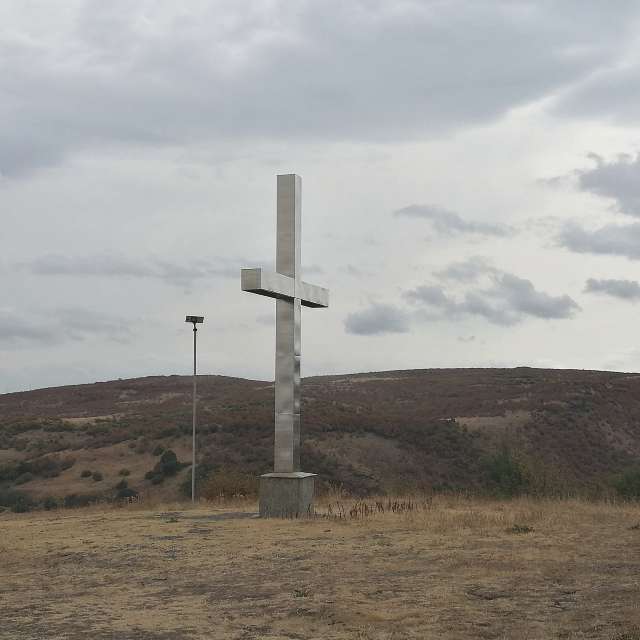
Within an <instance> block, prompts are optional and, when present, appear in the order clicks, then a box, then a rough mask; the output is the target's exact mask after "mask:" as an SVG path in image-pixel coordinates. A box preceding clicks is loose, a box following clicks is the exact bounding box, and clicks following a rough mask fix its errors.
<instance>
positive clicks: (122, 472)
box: [118, 469, 131, 476]
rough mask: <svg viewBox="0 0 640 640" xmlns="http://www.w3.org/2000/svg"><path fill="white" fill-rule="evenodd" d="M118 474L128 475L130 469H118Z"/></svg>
mask: <svg viewBox="0 0 640 640" xmlns="http://www.w3.org/2000/svg"><path fill="white" fill-rule="evenodd" d="M118 475H120V476H129V475H131V471H129V469H120V471H118Z"/></svg>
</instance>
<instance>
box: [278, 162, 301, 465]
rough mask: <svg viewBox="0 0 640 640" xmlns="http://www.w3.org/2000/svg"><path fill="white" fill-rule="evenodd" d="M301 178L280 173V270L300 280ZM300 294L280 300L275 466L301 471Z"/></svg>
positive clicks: (296, 281) (297, 280)
mask: <svg viewBox="0 0 640 640" xmlns="http://www.w3.org/2000/svg"><path fill="white" fill-rule="evenodd" d="M301 208H302V200H301V181H300V177H299V176H297V175H293V174H292V175H280V176H278V195H277V218H278V236H277V249H276V271H277V272H278V273H281V274H282V275H285V276H289V277H290V278H292V279H293V280H294V281H295V283H296V284H297V283H298V282H300V236H301V233H300V232H301V229H300V225H301ZM300 325H301V309H300V298H296V297H294V298H293V299H288V300H282V299H281V300H276V380H275V382H276V385H275V387H276V388H275V396H276V397H275V427H276V428H275V443H274V444H275V448H274V467H273V470H274V471H275V472H277V473H291V472H294V471H300V355H301V353H300V350H301V344H300V343H301V326H300Z"/></svg>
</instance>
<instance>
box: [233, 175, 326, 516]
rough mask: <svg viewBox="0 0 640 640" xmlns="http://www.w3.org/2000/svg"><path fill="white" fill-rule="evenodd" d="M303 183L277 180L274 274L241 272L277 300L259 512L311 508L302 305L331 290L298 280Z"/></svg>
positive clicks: (247, 285)
mask: <svg viewBox="0 0 640 640" xmlns="http://www.w3.org/2000/svg"><path fill="white" fill-rule="evenodd" d="M301 183H302V181H301V179H300V177H299V176H297V175H294V174H289V175H279V176H278V194H277V219H278V231H277V250H276V271H275V272H270V271H267V270H265V269H260V268H258V269H242V271H241V287H242V290H243V291H250V292H251V293H257V294H258V295H261V296H267V297H269V298H275V299H276V363H275V364H276V374H275V382H276V383H275V443H274V444H275V447H274V456H273V458H274V464H273V466H274V472H273V473H267V474H264V475H262V476H261V479H260V514H261V515H267V516H274V515H278V516H292V515H300V514H306V513H308V512H309V510H310V509H312V506H313V483H314V481H313V477H314V474H312V473H303V472H302V471H301V470H300V324H301V307H303V306H304V307H309V308H312V309H321V308H326V307H328V306H329V292H328V291H327V289H324V288H322V287H318V286H316V285H313V284H309V283H308V282H303V281H302V280H301V272H300V244H301V243H300V238H301V231H302V229H301V210H302V202H301Z"/></svg>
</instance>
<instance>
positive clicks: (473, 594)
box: [0, 498, 640, 640]
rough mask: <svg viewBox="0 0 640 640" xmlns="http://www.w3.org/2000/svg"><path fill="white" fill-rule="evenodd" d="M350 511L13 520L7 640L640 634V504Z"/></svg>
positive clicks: (7, 526)
mask: <svg viewBox="0 0 640 640" xmlns="http://www.w3.org/2000/svg"><path fill="white" fill-rule="evenodd" d="M368 503H369V504H370V505H374V504H375V501H368ZM351 505H352V503H350V502H348V501H345V502H342V503H341V505H337V504H335V503H334V505H333V507H332V511H333V513H337V512H340V510H341V507H343V508H344V509H345V512H346V518H344V519H340V520H337V519H330V518H319V519H315V520H298V521H276V520H271V521H269V520H260V519H257V518H255V517H251V512H252V511H253V510H254V509H255V505H252V504H244V505H241V506H238V505H231V506H226V507H224V508H220V507H216V506H211V505H199V506H198V507H197V508H195V509H192V508H190V507H187V506H185V505H182V506H180V507H179V508H176V507H173V508H167V507H164V508H156V509H152V508H150V507H149V506H147V507H144V506H139V507H135V508H121V509H108V508H105V509H102V510H101V509H100V508H98V507H95V508H90V509H87V510H75V511H72V510H67V511H57V512H49V513H47V512H40V513H32V514H24V515H17V514H7V513H3V514H0V637H1V638H3V639H4V638H20V639H25V638H26V639H29V638H47V639H53V638H65V639H66V638H68V639H71V640H74V639H76V638H94V639H98V640H106V639H114V640H115V639H118V640H128V639H134V638H135V639H141V640H170V639H182V638H185V639H200V638H202V639H204V638H207V639H209V638H224V639H238V640H239V639H247V640H248V639H252V638H256V639H257V638H265V639H272V640H275V639H285V638H287V639H294V638H295V639H305V640H306V639H311V638H323V639H332V638H334V639H345V638H354V639H358V640H401V639H406V638H416V639H417V638H420V639H431V638H437V639H438V640H454V639H456V640H457V639H460V638H513V639H531V640H532V639H534V638H535V639H538V638H539V639H542V638H544V639H546V638H563V639H570V640H571V639H578V638H580V639H583V638H598V639H600V638H606V639H614V638H615V639H616V640H632V639H639V638H640V633H639V630H640V505H607V504H593V503H583V502H577V501H566V502H539V501H533V500H518V501H513V502H498V501H495V502H487V501H479V500H475V501H468V500H464V499H454V498H436V499H434V500H433V501H431V502H429V501H425V500H416V501H415V502H413V503H412V506H413V507H414V508H413V509H412V510H410V511H405V512H404V513H393V512H389V510H388V506H389V503H388V502H387V499H384V505H383V506H384V508H385V512H384V513H381V512H377V511H375V512H374V514H373V515H369V516H366V517H360V516H361V515H362V514H359V517H357V518H355V519H351V518H350V517H349V510H350V508H351ZM321 507H322V505H321ZM321 510H323V511H324V512H326V510H327V505H326V504H325V505H324V507H322V509H321ZM238 512H242V513H238Z"/></svg>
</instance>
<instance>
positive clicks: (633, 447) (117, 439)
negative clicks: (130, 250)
mask: <svg viewBox="0 0 640 640" xmlns="http://www.w3.org/2000/svg"><path fill="white" fill-rule="evenodd" d="M199 396H200V403H199V451H200V455H199V459H200V461H201V471H202V473H203V474H206V473H210V472H212V471H214V472H215V471H216V470H220V469H234V470H241V471H242V472H246V473H248V474H259V473H261V472H264V471H267V470H269V468H270V466H271V460H272V458H271V447H272V432H273V426H272V425H273V415H272V407H273V384H272V383H269V382H261V381H252V380H243V379H239V378H229V377H223V376H200V377H199ZM190 430H191V379H190V378H188V377H180V376H168V377H150V378H141V379H133V380H117V381H112V382H104V383H96V384H91V385H79V386H70V387H61V388H52V389H41V390H37V391H29V392H23V393H11V394H5V395H0V490H5V491H6V490H7V489H9V490H11V489H19V490H21V491H25V492H27V493H29V494H30V495H33V496H34V497H37V498H42V497H44V496H45V495H54V496H65V495H68V494H72V493H79V494H82V493H105V494H109V495H111V494H112V493H113V488H114V486H115V485H116V483H118V482H119V481H121V480H122V479H123V478H125V477H126V479H127V481H128V483H129V486H130V487H132V488H134V489H136V490H142V491H145V492H146V493H150V494H154V493H157V494H161V495H162V496H163V497H168V498H173V497H175V495H176V493H177V492H178V490H179V489H178V487H179V484H180V483H181V482H182V481H183V480H184V478H185V477H186V475H187V474H188V469H187V468H186V466H185V467H184V468H182V470H180V471H179V472H178V473H177V474H176V475H169V476H168V477H166V478H163V476H162V474H160V476H159V477H156V478H155V480H154V479H148V478H147V479H145V474H146V473H147V472H149V471H150V470H152V469H153V468H154V466H155V465H156V464H157V463H158V460H159V458H158V454H159V452H160V449H161V448H165V449H171V450H173V451H175V452H176V454H177V457H178V459H179V460H180V461H188V460H189V459H190ZM303 430H304V431H303V433H304V445H303V460H304V468H305V469H308V470H312V471H315V472H317V473H319V474H320V476H321V479H322V481H323V482H324V483H335V484H342V485H344V486H345V487H346V488H347V489H349V490H351V491H354V492H358V493H367V492H373V491H395V490H401V489H405V488H416V487H417V488H420V487H436V488H437V487H441V488H443V487H452V488H478V487H481V486H485V485H486V484H487V483H489V484H491V482H494V484H495V482H501V481H502V480H501V479H500V478H502V479H504V478H505V477H506V478H507V484H508V483H509V482H512V481H513V482H515V483H516V484H518V483H521V484H522V482H528V483H529V486H530V487H535V488H537V489H539V490H548V489H549V487H553V488H561V489H563V490H564V489H574V488H582V489H585V488H588V489H594V488H597V487H601V486H603V485H605V484H607V483H608V482H609V481H610V478H611V476H612V474H615V473H617V472H620V471H621V470H623V469H625V468H628V467H630V466H632V465H634V464H636V462H637V461H638V460H640V375H636V374H622V373H611V372H600V371H570V370H543V369H529V368H516V369H440V370H418V371H387V372H382V373H366V374H353V375H341V376H324V377H315V378H307V379H305V380H304V382H303ZM500 452H506V454H505V455H504V456H503V457H502V458H500V456H498V458H496V457H495V456H496V454H497V453H500ZM514 461H515V462H516V464H515V466H514V464H513V463H514ZM492 464H493V467H492V466H491V465H492ZM505 465H506V470H505V468H504V467H505ZM125 469H126V470H127V471H128V472H129V473H128V474H127V475H126V476H124V475H120V472H121V471H122V470H125ZM496 469H497V471H496ZM83 471H85V474H84V475H85V476H87V477H81V476H82V472H83ZM88 472H92V473H93V472H98V473H97V474H94V475H93V476H89V475H87V474H88ZM122 473H125V472H124V471H122ZM496 473H497V476H496ZM501 473H502V476H500V474H501ZM505 473H506V476H505V475H504V474H505ZM514 474H515V475H516V476H517V477H516V478H515V479H514V477H513V476H514ZM100 475H101V476H102V479H100ZM498 476H500V477H498ZM94 478H95V479H94ZM523 478H524V479H523ZM154 482H156V483H157V484H154Z"/></svg>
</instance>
